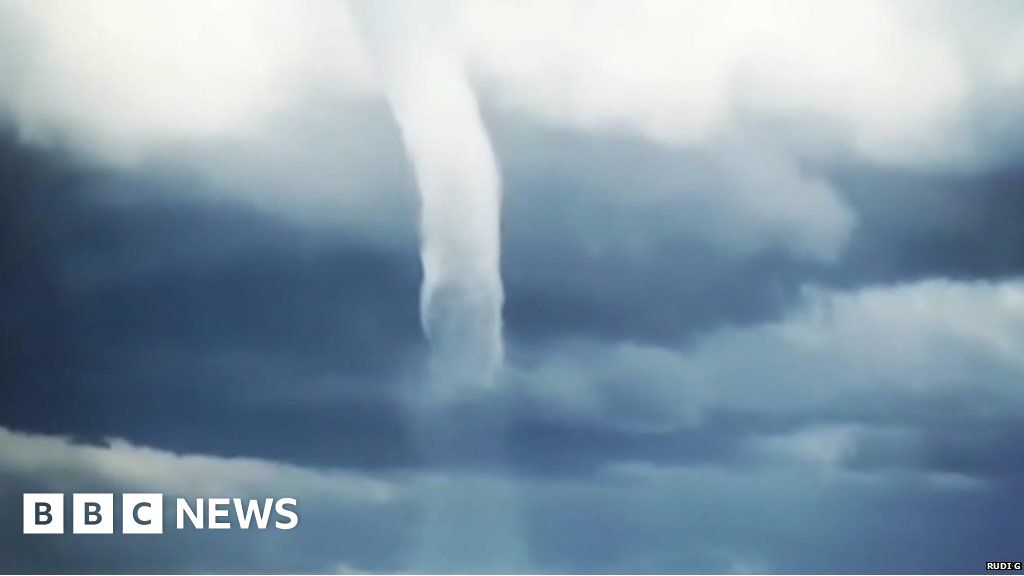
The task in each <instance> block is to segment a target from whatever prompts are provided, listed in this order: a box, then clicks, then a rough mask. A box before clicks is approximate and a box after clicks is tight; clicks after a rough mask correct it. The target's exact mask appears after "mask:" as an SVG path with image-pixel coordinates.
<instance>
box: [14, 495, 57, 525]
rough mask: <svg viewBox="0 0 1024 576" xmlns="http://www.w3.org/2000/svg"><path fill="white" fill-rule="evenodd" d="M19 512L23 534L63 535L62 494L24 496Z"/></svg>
mask: <svg viewBox="0 0 1024 576" xmlns="http://www.w3.org/2000/svg"><path fill="white" fill-rule="evenodd" d="M21 512H22V529H21V531H22V533H23V534H63V533H64V495H63V494H24V495H23V496H22V511H21Z"/></svg>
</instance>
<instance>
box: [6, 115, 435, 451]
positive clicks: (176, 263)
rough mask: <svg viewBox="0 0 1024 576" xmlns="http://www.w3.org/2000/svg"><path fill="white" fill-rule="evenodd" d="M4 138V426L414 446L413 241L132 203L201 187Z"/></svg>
mask: <svg viewBox="0 0 1024 576" xmlns="http://www.w3.org/2000/svg"><path fill="white" fill-rule="evenodd" d="M0 150H2V151H0V178H2V180H3V189H2V196H3V203H4V206H3V211H2V214H3V218H4V222H3V226H2V229H0V234H2V235H3V238H2V242H0V245H2V246H3V258H2V264H0V266H2V271H3V279H4V281H3V292H2V300H0V314H2V322H0V326H2V329H3V342H4V347H3V372H4V387H3V391H2V395H3V402H0V406H2V408H0V414H2V423H3V424H6V425H11V426H14V427H17V428H23V429H26V430H36V431H40V432H52V433H73V434H76V435H81V436H85V437H93V438H95V437H99V436H104V435H121V436H127V437H130V438H133V439H139V440H143V441H147V442H152V443H156V444H159V445H161V446H166V447H172V448H190V449H204V450H206V449H208V450H211V451H213V452H217V453H228V454H234V453H238V454H247V453H254V452H255V453H261V454H270V455H275V456H280V457H287V458H290V459H294V460H297V461H310V460H318V461H337V460H338V459H342V460H348V461H351V462H353V463H364V464H366V463H368V464H374V463H377V464H380V463H384V462H396V461H399V462H404V461H407V460H408V458H409V457H410V454H409V451H408V447H407V443H406V440H405V430H404V425H403V423H402V422H403V420H402V414H401V413H400V412H401V410H402V408H401V406H400V400H401V399H400V395H401V390H402V388H403V386H404V384H403V378H404V374H406V372H407V371H408V370H409V369H411V368H412V367H414V366H416V365H418V364H419V362H420V361H421V360H422V344H421V340H420V336H419V325H418V323H417V298H418V295H417V284H418V277H419V270H418V264H417V260H416V254H415V252H414V251H413V250H412V249H411V247H410V249H408V250H395V249H390V250H388V249H384V248H380V247H377V246H374V245H371V244H366V243H360V242H359V241H358V240H353V239H352V238H348V237H345V236H343V235H338V234H334V233H330V232H325V231H323V230H320V231H310V230H306V229H303V228H299V227H297V226H295V225H290V224H287V223H283V222H281V221H278V220H276V219H273V218H271V217H268V216H266V215H263V214H261V213H258V212H255V211H253V210H252V209H249V208H246V207H244V206H241V205H237V204H232V203H226V202H225V203H210V202H205V203H204V202H197V201H195V200H185V201H180V200H174V199H173V197H172V196H170V195H167V194H160V193H159V190H158V191H157V193H155V194H153V195H151V196H143V198H141V199H140V198H132V197H131V196H130V195H131V194H140V190H141V191H145V190H147V187H150V188H157V189H165V190H166V189H174V188H175V187H189V188H195V187H197V186H202V182H198V181H195V180H190V179H188V178H182V179H180V180H172V181H167V180H161V179H156V180H154V179H152V178H147V177H146V176H145V175H137V174H136V175H119V174H117V173H109V172H101V171H95V170H89V169H86V168H83V167H81V166H79V165H76V163H75V162H73V161H71V160H69V159H67V158H65V157H63V156H62V155H61V154H60V153H58V152H39V151H34V150H31V149H27V148H24V147H21V146H19V145H18V144H17V143H16V142H15V141H14V140H13V139H12V137H11V135H10V134H9V133H6V135H5V137H4V141H3V146H2V149H0ZM150 191H152V190H150ZM299 438H301V439H302V441H301V442H300V441H298V440H297V439H299Z"/></svg>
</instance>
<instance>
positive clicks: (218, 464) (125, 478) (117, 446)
mask: <svg viewBox="0 0 1024 576" xmlns="http://www.w3.org/2000/svg"><path fill="white" fill-rule="evenodd" d="M0 446H2V447H3V450H0V473H3V474H4V475H5V476H23V477H27V478H33V479H35V481H43V482H48V483H52V484H55V485H65V484H67V485H72V484H74V483H76V482H81V481H83V480H94V481H97V480H98V481H104V482H112V483H115V484H116V485H119V486H123V487H124V488H125V489H131V490H139V491H158V492H165V493H170V494H178V495H191V494H199V495H203V496H207V495H238V494H254V493H256V494H277V495H280V496H282V497H284V496H295V495H297V494H300V495H312V496H316V497H319V498H325V499H329V500H333V501H337V502H340V503H343V504H345V503H347V504H370V505H374V504H387V503H390V502H394V501H396V500H397V499H399V498H400V497H401V496H402V490H401V487H399V486H398V485H396V484H394V483H391V482H388V481H385V480H380V479H377V478H371V477H368V476H364V475H361V474H357V473H352V472H345V471H340V470H316V469H310V468H302V467H299V466H294V465H290V464H283V463H279V462H273V461H269V460H261V459H258V458H241V457H239V458H221V457H216V456H206V455H199V454H175V453H173V452H168V451H165V450H158V449H155V448H147V447H143V446H136V445H133V444H131V443H129V442H127V441H125V440H119V439H112V440H109V441H108V442H107V445H105V446H104V445H87V444H77V443H74V442H72V441H70V440H68V439H67V438H63V437H60V436H46V435H40V434H27V433H22V432H15V431H12V430H9V429H7V428H3V427H0Z"/></svg>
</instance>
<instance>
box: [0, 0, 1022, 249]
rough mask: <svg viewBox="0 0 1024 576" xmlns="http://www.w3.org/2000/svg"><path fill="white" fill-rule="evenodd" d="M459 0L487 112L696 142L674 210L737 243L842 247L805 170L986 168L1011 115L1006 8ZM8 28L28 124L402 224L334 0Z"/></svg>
mask: <svg viewBox="0 0 1024 576" xmlns="http://www.w3.org/2000/svg"><path fill="white" fill-rule="evenodd" d="M455 4H456V6H457V7H460V9H459V10H457V11H456V13H457V14H458V16H457V19H456V21H455V22H454V23H451V22H447V23H445V25H446V26H447V25H448V24H454V27H453V29H454V30H456V32H455V33H453V35H454V36H455V37H454V38H452V40H453V43H454V44H455V45H457V46H458V47H459V49H460V50H462V51H463V54H462V56H463V57H464V59H465V60H466V61H467V62H468V63H469V64H470V66H471V67H472V69H473V70H474V71H475V72H474V73H475V78H476V83H477V84H478V85H479V87H481V88H483V91H482V96H481V98H482V100H483V102H484V104H485V106H486V107H488V108H489V109H495V108H496V109H498V110H503V109H506V108H505V107H508V108H511V109H514V110H516V111H518V112H519V113H521V114H522V115H524V116H526V117H527V118H533V119H540V120H541V121H543V122H545V123H549V124H551V125H554V126H558V127H564V128H568V129H571V130H579V131H581V132H582V133H585V134H592V133H595V132H596V133H602V134H612V135H618V136H626V137H634V138H640V139H646V140H650V141H651V142H654V143H657V144H658V145H659V146H665V147H667V148H668V149H671V150H677V151H680V152H682V151H684V150H693V149H699V150H704V151H708V152H710V155H709V157H710V158H714V159H716V160H715V162H717V163H718V164H716V167H712V168H711V170H712V171H718V172H724V174H725V175H724V176H723V177H722V178H719V179H715V180H713V181H712V184H713V185H712V186H709V187H700V188H699V189H698V190H697V191H696V192H695V194H697V195H701V196H703V197H707V198H709V199H710V200H709V204H710V205H711V206H712V214H711V217H710V218H708V219H707V220H706V223H705V224H704V226H703V228H702V226H701V222H700V218H694V219H692V220H693V222H690V221H687V222H685V223H686V224H687V225H688V226H690V227H693V228H695V229H697V231H698V233H699V234H702V235H705V236H708V237H710V238H712V239H713V240H715V241H719V242H722V243H724V244H726V245H728V246H730V247H733V248H737V249H738V250H739V252H740V253H741V254H747V253H750V252H752V251H754V252H756V251H759V250H763V249H765V248H770V247H777V246H780V245H781V246H782V247H784V248H787V249H789V250H791V251H792V252H794V253H796V254H798V255H800V256H803V257H809V258H815V259H819V260H825V261H828V260H834V259H835V258H836V257H837V256H838V255H839V254H840V253H841V251H842V249H843V247H844V246H845V243H846V240H847V239H848V237H849V236H850V234H851V232H852V230H853V227H854V224H855V221H856V216H855V215H854V214H852V213H851V211H850V209H849V208H848V207H847V206H846V205H845V204H844V203H843V201H842V199H841V197H840V195H839V194H838V192H837V191H836V190H835V189H833V187H832V185H830V183H829V182H828V181H827V180H826V179H825V178H824V177H823V176H822V175H821V174H820V173H815V171H814V170H813V169H810V168H808V165H818V166H820V163H821V162H825V163H829V162H846V161H850V160H851V159H852V160H853V161H855V162H868V163H875V164H883V165H899V166H916V167H920V166H943V167H950V166H952V167H959V168H970V167H972V166H973V167H977V166H983V165H987V164H989V163H992V162H997V161H999V159H1000V158H1001V157H1002V156H1004V155H1006V154H1008V152H1006V150H1013V149H1014V148H1013V147H1012V146H1007V145H1006V144H1007V142H1008V141H1011V140H1012V139H1014V138H1017V139H1019V136H1018V135H1015V134H1013V128H1011V127H1010V126H1013V125H1015V124H1014V123H1013V122H1009V121H1007V120H1006V119H1007V118H1021V117H1024V110H1022V108H1024V107H1021V106H1020V104H1019V99H1018V98H1016V95H1017V94H1019V92H1020V89H1021V88H1022V86H1024V72H1022V70H1024V67H1022V66H1021V65H1020V59H1019V58H1016V57H1015V56H1016V54H1017V53H1018V52H1019V50H1016V49H1015V48H1017V47H1019V46H1021V45H1022V42H1024V34H1022V33H1021V32H1020V30H1021V27H1020V23H1021V22H1024V13H1022V11H1021V10H1020V9H1019V5H1016V6H1015V5H1013V4H1006V5H1000V4H989V3H986V4H984V5H982V4H977V3H971V4H966V5H965V4H958V3H954V2H946V3H941V4H934V3H927V4H922V3H917V2H882V1H861V2H840V3H835V2H829V3H820V2H810V1H806V2H802V1H791V2H772V3H760V2H671V1H658V0H651V1H642V2H626V1H608V0H603V1H598V2H573V1H567V2H539V1H534V2H501V1H493V2H462V3H458V2H456V3H455ZM423 10H424V11H427V10H428V9H427V8H423ZM979 30H985V31H988V30H992V33H988V32H986V33H984V34H982V33H980V32H978V31H979ZM389 32H390V33H393V34H401V33H402V32H403V29H402V27H401V26H398V25H397V24H396V27H395V28H394V29H388V28H387V26H385V30H384V33H389ZM0 38H2V39H3V42H4V44H5V48H6V50H5V54H4V55H3V56H0V58H2V60H3V64H4V66H5V67H6V68H7V69H9V70H10V71H11V72H10V73H9V74H8V75H7V76H6V77H5V78H4V79H0V107H3V108H6V109H7V110H8V111H9V113H10V114H11V115H12V116H13V117H14V119H15V122H16V125H17V126H18V127H19V129H20V131H21V132H22V134H24V135H25V136H26V137H28V138H30V139H33V140H35V141H37V142H49V141H51V140H56V141H68V142H71V143H72V144H73V145H74V146H75V147H76V148H77V149H78V150H80V151H84V152H85V153H86V154H88V155H90V156H92V157H94V158H98V159H101V160H104V161H107V162H113V163H114V164H116V165H119V166H126V165H133V164H135V163H137V162H140V161H144V160H146V159H148V158H152V157H153V156H157V157H160V158H163V159H168V158H169V159H170V161H172V162H179V163H184V164H186V165H188V166H190V167H192V168H195V169H197V170H198V171H200V172H202V173H203V174H204V175H206V176H208V177H209V178H210V179H211V180H213V181H214V182H215V183H217V184H218V185H220V186H221V187H222V188H223V189H224V190H225V193H227V194H234V195H237V196H239V197H242V198H244V199H246V200H248V201H252V202H254V203H256V204H258V205H260V206H262V207H264V208H266V209H269V210H273V211H280V212H283V213H286V214H291V215H296V214H297V215H299V216H302V217H303V218H304V219H307V220H308V219H310V217H312V218H313V219H315V220H327V221H329V222H332V223H333V222H338V223H340V224H341V225H343V226H346V227H351V228H354V229H357V230H359V231H362V232H367V233H369V234H371V235H376V236H377V237H388V236H389V235H393V231H394V230H395V229H396V227H397V226H403V225H404V226H408V225H409V222H408V218H405V217H404V213H403V211H404V210H409V209H410V208H409V206H408V204H412V201H411V200H409V199H406V200H402V199H401V198H397V197H396V194H395V191H396V190H399V189H401V190H402V191H403V192H405V191H407V190H404V188H403V187H407V186H408V179H409V177H408V168H407V167H406V166H405V165H404V162H405V160H404V157H403V155H402V153H401V149H400V148H399V147H398V146H397V144H396V142H397V138H396V137H395V134H396V133H397V132H396V130H395V127H394V126H392V125H389V124H388V122H387V119H386V118H385V119H384V121H381V122H377V121H376V120H373V118H375V115H380V114H381V112H380V110H379V109H378V110H376V111H373V106H375V105H378V104H380V102H381V99H382V96H381V94H380V93H379V90H378V88H377V86H376V84H377V81H376V79H375V78H374V76H375V73H374V70H373V69H372V66H371V65H370V64H368V61H367V58H366V57H365V53H364V49H363V47H362V43H361V41H360V39H359V31H358V30H357V29H356V26H355V25H354V24H353V22H352V20H351V18H350V16H349V14H348V10H347V7H346V6H345V5H344V4H341V3H335V2H321V1H319V0H311V1H309V2H302V3H275V2H246V3H241V2H239V3H236V2H219V3H217V4H215V5H210V4H208V3H204V2H198V1H191V0H189V1H186V2H176V3H164V2H158V1H152V0H144V1H140V2H127V1H118V0H83V1H81V2H76V3H74V5H73V6H70V7H69V6H67V5H65V4H63V3H57V2H53V1H49V0H42V1H40V2H27V1H25V2H11V3H5V4H4V5H3V7H2V8H0ZM495 104H497V106H494V105H495ZM334 109H338V110H341V112H339V114H338V115H334V114H329V113H325V110H334ZM368 111H369V112H368ZM366 118H370V119H371V120H366ZM780 126H781V127H782V128H781V129H780V128H779V127H780ZM381 134H383V135H384V136H381ZM737 143H740V144H739V145H737ZM504 152H505V153H511V154H526V153H527V152H524V151H520V150H514V151H508V150H506V151H504ZM499 160H500V161H502V163H504V161H505V160H507V159H506V158H499ZM399 176H401V177H399ZM616 193H617V194H620V195H622V196H631V195H634V194H641V195H642V191H637V190H635V189H634V188H629V189H624V190H618V191H617V192H616ZM682 199H683V200H686V198H685V197H684V198H682ZM648 200H650V198H648ZM680 200H681V199H680V197H679V196H678V195H669V196H665V197H663V198H660V199H658V201H660V202H663V203H664V204H665V206H666V207H667V209H670V210H680V211H681V210H682V208H680V207H679V206H680ZM403 202H404V203H403ZM684 208H685V207H684ZM707 228H713V230H707ZM381 230H384V232H383V233H382V232H381Z"/></svg>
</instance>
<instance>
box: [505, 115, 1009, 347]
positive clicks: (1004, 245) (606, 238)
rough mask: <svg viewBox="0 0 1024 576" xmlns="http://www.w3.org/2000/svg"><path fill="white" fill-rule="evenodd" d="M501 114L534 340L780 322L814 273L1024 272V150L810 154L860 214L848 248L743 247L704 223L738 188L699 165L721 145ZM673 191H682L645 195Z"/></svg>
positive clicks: (514, 308)
mask: <svg viewBox="0 0 1024 576" xmlns="http://www.w3.org/2000/svg"><path fill="white" fill-rule="evenodd" d="M491 124H492V125H493V126H494V134H495V138H496V141H497V145H498V148H499V153H502V156H503V158H505V159H506V161H505V178H506V187H507V188H508V192H507V197H506V200H505V203H506V214H505V218H504V240H505V246H504V255H503V268H504V275H505V281H506V284H507V292H508V302H507V305H506V317H507V324H508V328H509V330H510V332H511V337H512V338H513V340H516V341H519V342H521V343H522V344H523V345H526V346H529V345H531V343H532V342H536V341H537V340H544V339H546V338H551V337H566V336H569V337H582V338H593V339H604V340H609V341H611V340H617V339H628V340H635V341H647V342H666V343H673V342H686V341H688V340H690V339H691V338H693V337H694V336H696V335H698V334H700V333H702V332H706V331H708V330H710V329H714V328H718V327H722V326H736V325H750V324H756V323H759V322H764V321H770V320H777V319H779V318H781V317H783V316H784V315H785V313H786V312H787V311H788V310H789V309H790V308H791V307H792V306H793V304H794V303H795V302H796V300H797V298H798V296H799V294H800V287H801V286H802V285H804V284H808V283H810V284H817V285H821V286H831V287H837V288H844V289H856V288H857V287H861V286H870V285H877V284H883V283H898V282H906V281H913V280H920V279H924V278H935V277H940V278H953V279H958V280H972V279H1001V278H1006V277H1011V276H1014V275H1019V274H1021V273H1022V272H1024V250H1021V249H1019V246H1022V245H1024V229H1022V227H1021V226H1019V225H1018V223H1019V222H1020V221H1022V220H1024V200H1022V198H1024V197H1022V196H1021V194H1020V193H1019V192H1020V190H1021V187H1022V186H1024V161H1022V162H1017V163H1014V162H1006V163H1004V164H1001V165H998V166H994V167H992V168H989V169H985V170H982V171H980V172H965V171H963V170H959V171H955V170H950V171H949V172H944V171H943V170H942V169H941V168H939V169H932V170H928V171H924V170H914V169H885V170H883V169H878V168H872V167H868V166H843V167H830V166H816V167H809V168H808V169H809V170H811V169H813V170H814V171H815V172H817V173H820V174H822V177H823V178H826V179H827V180H828V181H829V182H830V183H831V184H832V185H833V186H834V188H835V189H836V191H837V192H838V193H839V194H840V196H841V198H842V199H843V201H844V202H846V203H847V204H848V206H849V209H850V210H851V212H852V213H853V214H854V215H855V216H856V225H855V227H854V229H853V232H852V234H851V236H850V238H849V240H848V242H847V244H846V246H845V247H844V248H843V249H842V250H841V251H840V253H839V255H838V257H837V259H836V260H835V261H834V262H822V261H816V260H815V259H809V258H806V257H801V256H800V255H799V254H795V253H793V252H792V251H791V250H786V249H784V248H783V247H782V246H772V244H771V242H768V244H767V246H765V247H763V248H761V249H757V250H753V251H747V250H736V249H732V248H730V247H729V246H728V244H727V243H726V244H723V240H722V239H720V238H716V237H715V236H714V235H713V234H711V235H709V234H708V233H706V232H705V231H702V227H703V226H705V224H702V223H701V221H702V220H707V218H708V216H707V215H706V212H707V211H708V210H710V209H711V208H709V207H708V206H707V205H704V204H702V201H701V200H699V198H700V197H712V198H713V197H715V196H716V195H719V194H721V193H722V191H721V190H720V188H721V187H723V186H727V183H723V182H721V181H717V180H716V179H715V178H713V177H708V178H705V179H703V180H701V179H699V178H697V179H695V177H694V176H693V174H694V173H697V174H702V173H706V172H707V168H706V167H705V165H706V164H707V163H708V162H709V161H710V159H711V158H713V155H709V154H707V153H706V152H702V151H695V150H688V149H671V148H664V147H658V146H653V145H651V144H648V143H645V142H642V141H639V140H635V139H629V138H620V137H611V136H600V135H597V136H595V135H593V134H585V135H584V134H579V133H573V132H568V131H561V130H555V129H551V128H542V127H540V126H539V125H537V124H536V123H531V122H527V121H520V122H513V121H511V120H510V119H509V118H508V117H504V116H498V115H495V117H494V118H492V119H491ZM524 158H525V159H524ZM695 191H699V192H700V194H698V195H697V196H696V197H693V196H687V194H692V193H693V192H695ZM768 192H769V191H766V194H768ZM673 194H677V195H679V196H680V198H679V199H678V200H677V201H676V202H675V203H674V204H673V203H666V202H663V201H658V202H648V201H644V200H643V198H644V197H645V196H651V195H653V196H655V197H659V198H665V197H671V196H672V195H673ZM630 198H634V200H629V199H630ZM766 201H768V200H766ZM732 225H733V226H738V227H742V226H743V222H742V220H737V221H734V222H733V223H732Z"/></svg>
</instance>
